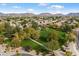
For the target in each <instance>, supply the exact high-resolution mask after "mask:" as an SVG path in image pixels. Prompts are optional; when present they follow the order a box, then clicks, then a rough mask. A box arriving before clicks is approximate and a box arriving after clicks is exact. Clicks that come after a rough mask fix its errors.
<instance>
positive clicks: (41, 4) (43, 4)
mask: <svg viewBox="0 0 79 59" xmlns="http://www.w3.org/2000/svg"><path fill="white" fill-rule="evenodd" d="M38 5H39V6H47V5H48V4H47V3H39V4H38Z"/></svg>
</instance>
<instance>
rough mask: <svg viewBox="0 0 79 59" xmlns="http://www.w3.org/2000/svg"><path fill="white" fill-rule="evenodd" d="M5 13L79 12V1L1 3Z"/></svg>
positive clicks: (2, 10)
mask: <svg viewBox="0 0 79 59" xmlns="http://www.w3.org/2000/svg"><path fill="white" fill-rule="evenodd" d="M0 12H3V13H35V14H38V13H63V14H67V13H71V12H74V13H75V12H79V4H78V3H7V4H6V3H0Z"/></svg>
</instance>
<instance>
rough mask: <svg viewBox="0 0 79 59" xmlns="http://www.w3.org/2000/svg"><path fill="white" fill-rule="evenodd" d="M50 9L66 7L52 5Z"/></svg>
mask: <svg viewBox="0 0 79 59" xmlns="http://www.w3.org/2000/svg"><path fill="white" fill-rule="evenodd" d="M48 8H52V9H63V8H64V6H62V5H51V6H50V7H48Z"/></svg>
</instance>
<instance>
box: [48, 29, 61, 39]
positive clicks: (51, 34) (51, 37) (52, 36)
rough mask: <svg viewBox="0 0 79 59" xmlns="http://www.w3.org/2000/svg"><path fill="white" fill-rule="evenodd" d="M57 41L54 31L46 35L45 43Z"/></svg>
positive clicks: (57, 36) (57, 37)
mask: <svg viewBox="0 0 79 59" xmlns="http://www.w3.org/2000/svg"><path fill="white" fill-rule="evenodd" d="M58 39H59V35H58V32H57V31H56V30H54V31H52V32H50V33H49V34H48V38H47V41H52V40H58Z"/></svg>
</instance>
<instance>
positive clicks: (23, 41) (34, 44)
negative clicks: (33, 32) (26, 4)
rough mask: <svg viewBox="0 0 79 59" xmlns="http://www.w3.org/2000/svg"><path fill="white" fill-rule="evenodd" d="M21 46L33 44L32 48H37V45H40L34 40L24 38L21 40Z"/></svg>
mask: <svg viewBox="0 0 79 59" xmlns="http://www.w3.org/2000/svg"><path fill="white" fill-rule="evenodd" d="M21 46H22V47H24V46H31V47H32V48H35V47H36V46H38V44H36V43H34V42H33V41H31V40H29V39H27V40H22V42H21Z"/></svg>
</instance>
